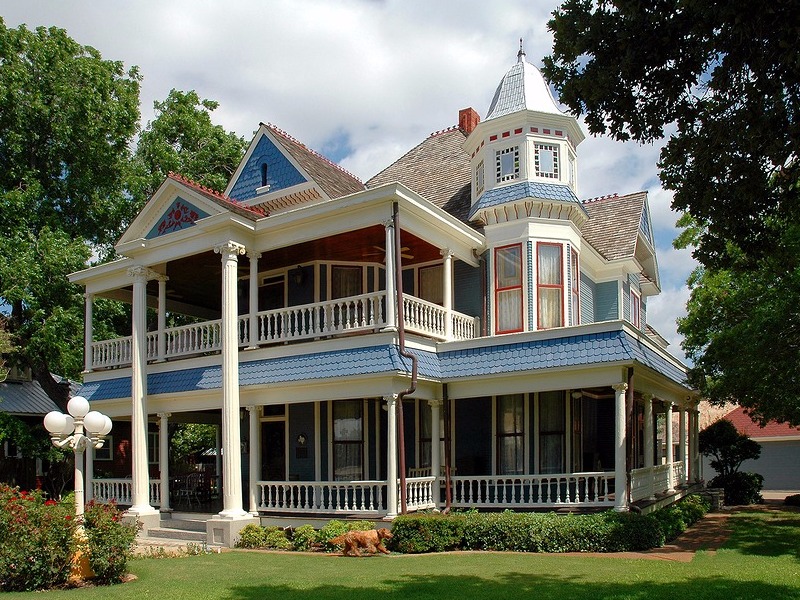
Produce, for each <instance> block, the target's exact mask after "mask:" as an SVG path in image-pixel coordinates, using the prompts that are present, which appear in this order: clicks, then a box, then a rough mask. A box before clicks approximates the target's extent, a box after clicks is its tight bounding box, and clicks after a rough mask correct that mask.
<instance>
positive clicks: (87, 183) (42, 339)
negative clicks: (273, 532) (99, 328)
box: [0, 19, 139, 407]
mask: <svg viewBox="0 0 800 600" xmlns="http://www.w3.org/2000/svg"><path fill="white" fill-rule="evenodd" d="M138 101H139V75H138V72H137V71H136V69H135V68H132V69H129V70H127V71H126V70H125V68H124V66H123V64H122V63H121V62H117V61H108V60H103V59H102V57H101V55H100V53H99V52H98V51H97V50H95V49H94V48H91V47H88V46H82V45H80V44H78V43H77V42H76V41H74V40H73V39H71V38H70V37H69V36H67V34H66V32H65V31H64V30H62V29H57V28H54V27H53V28H49V29H46V28H44V27H39V28H37V29H36V30H34V31H30V30H28V29H27V28H26V27H25V26H24V25H23V26H20V27H19V28H17V29H9V28H7V27H6V26H5V23H4V22H3V21H2V19H0V255H1V256H2V257H3V260H2V261H0V305H6V306H7V307H10V315H9V318H8V320H7V326H8V330H9V333H10V334H11V336H12V340H13V343H14V345H15V347H16V350H15V351H14V352H12V353H11V355H10V356H9V359H10V361H11V363H12V364H17V365H19V366H23V367H26V366H27V367H31V369H32V372H33V374H34V376H35V377H36V379H37V381H39V383H40V384H41V385H42V387H43V388H44V389H45V391H46V392H47V393H48V395H50V397H51V398H52V399H53V400H54V401H55V402H56V403H58V404H60V405H61V406H62V407H63V406H65V404H66V397H67V393H68V389H67V388H66V386H62V385H59V384H58V382H56V380H54V379H53V378H52V377H51V375H50V373H51V372H58V373H59V374H61V375H64V376H67V377H72V378H77V377H78V376H79V374H80V371H81V366H82V365H81V361H80V359H79V358H78V359H76V355H78V356H79V354H80V348H81V346H82V338H83V333H82V331H83V327H82V324H81V322H82V320H83V301H82V298H81V294H80V290H79V289H78V288H77V287H76V286H72V285H70V284H69V283H68V282H67V279H66V275H67V274H68V273H70V272H72V271H75V270H78V269H81V268H83V267H84V265H85V264H86V261H87V259H88V258H89V256H90V254H91V249H90V246H89V245H90V244H91V245H92V247H94V248H95V249H102V248H103V247H106V246H107V245H108V244H109V243H110V242H112V241H113V240H114V239H115V238H116V236H117V232H118V226H119V223H120V221H121V220H122V219H123V218H124V215H125V214H127V212H128V210H129V208H128V204H129V203H128V202H127V201H126V199H125V196H124V195H123V181H124V175H125V172H126V168H127V164H128V161H129V157H130V151H129V146H130V143H131V140H132V139H133V135H134V134H135V132H136V130H137V127H138V119H139V110H138Z"/></svg>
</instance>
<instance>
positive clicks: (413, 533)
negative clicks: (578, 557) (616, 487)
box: [390, 496, 710, 554]
mask: <svg viewBox="0 0 800 600" xmlns="http://www.w3.org/2000/svg"><path fill="white" fill-rule="evenodd" d="M709 507H710V505H709V503H708V501H707V500H705V499H704V498H701V497H700V496H689V497H688V498H685V499H684V500H682V501H680V502H678V503H676V504H672V505H670V506H668V507H666V508H664V509H661V510H658V511H655V512H653V513H650V514H648V515H640V514H637V513H618V512H612V511H607V512H602V513H596V514H589V515H556V514H554V513H547V514H543V513H515V512H511V511H506V512H502V513H478V512H468V513H454V514H450V515H435V514H425V515H412V516H400V517H398V518H397V519H395V521H394V524H393V526H392V533H393V534H394V539H393V540H392V543H391V546H390V547H391V548H392V549H393V550H396V551H398V552H403V553H408V554H418V553H424V552H443V551H447V550H498V551H512V552H621V551H640V550H647V549H649V548H655V547H658V546H662V545H664V543H665V542H666V541H668V540H671V539H673V538H674V537H676V536H677V535H678V534H680V533H681V532H682V531H684V530H685V529H686V528H687V527H688V526H689V525H691V524H692V523H694V522H695V521H697V520H698V519H700V517H702V516H703V514H705V513H706V512H707V511H708V509H709Z"/></svg>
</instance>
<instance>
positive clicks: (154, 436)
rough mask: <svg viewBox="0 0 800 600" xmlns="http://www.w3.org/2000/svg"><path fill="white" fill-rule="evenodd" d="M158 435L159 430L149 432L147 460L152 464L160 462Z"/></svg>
mask: <svg viewBox="0 0 800 600" xmlns="http://www.w3.org/2000/svg"><path fill="white" fill-rule="evenodd" d="M158 435H159V434H158V432H157V431H148V432H147V462H149V463H150V464H151V465H157V464H158V459H159V450H160V447H159V446H160V445H159V442H158Z"/></svg>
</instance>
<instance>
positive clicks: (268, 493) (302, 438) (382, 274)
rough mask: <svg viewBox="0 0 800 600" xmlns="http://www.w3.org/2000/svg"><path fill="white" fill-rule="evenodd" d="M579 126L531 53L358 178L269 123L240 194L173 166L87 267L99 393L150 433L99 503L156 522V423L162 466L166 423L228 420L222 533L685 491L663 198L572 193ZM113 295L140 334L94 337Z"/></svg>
mask: <svg viewBox="0 0 800 600" xmlns="http://www.w3.org/2000/svg"><path fill="white" fill-rule="evenodd" d="M583 139H584V134H583V132H582V130H581V127H580V125H579V124H578V122H577V121H576V119H575V118H573V117H572V116H570V115H568V114H565V113H563V112H562V111H561V110H560V109H559V108H558V106H557V104H556V103H555V102H554V100H553V97H552V96H551V94H550V91H549V89H548V87H547V85H546V83H545V81H544V80H543V78H542V76H541V74H540V73H539V71H538V70H537V69H536V68H535V67H534V66H532V65H531V64H529V63H528V62H526V61H525V55H524V53H522V52H520V54H519V56H518V61H517V62H516V64H514V66H513V67H511V69H510V70H509V71H508V72H507V73H506V74H505V76H504V77H503V78H502V80H501V82H500V84H499V86H498V88H497V92H496V93H495V96H494V99H493V101H492V103H491V106H490V107H489V110H488V112H487V114H486V116H485V117H484V118H483V119H482V120H481V119H480V118H479V115H478V114H477V112H476V111H474V110H473V109H471V108H469V109H464V110H462V111H460V113H459V123H458V126H456V127H453V128H450V129H446V130H443V131H440V132H437V133H435V134H433V135H431V136H430V137H428V138H427V139H425V140H423V141H422V142H421V143H420V144H419V145H418V146H416V147H415V148H413V149H412V150H410V151H409V152H408V153H407V154H406V155H404V156H403V157H401V158H400V159H399V160H397V161H396V162H395V163H394V164H392V165H390V166H389V167H388V168H386V169H384V170H383V171H381V172H380V173H378V174H377V175H375V176H374V177H373V178H372V179H370V180H369V181H367V182H366V183H362V182H360V181H359V180H358V179H356V178H355V177H353V176H352V175H350V174H348V173H347V172H345V171H343V170H342V169H341V168H339V167H338V166H337V165H335V164H333V163H331V162H330V161H328V160H327V159H325V158H324V157H323V156H321V155H319V154H317V153H315V152H313V151H312V150H310V149H308V148H307V147H306V146H304V145H303V144H302V143H300V142H299V141H297V140H296V139H294V138H292V137H291V136H289V135H288V134H287V133H285V132H283V131H281V130H279V129H278V128H276V127H274V126H272V125H266V124H262V125H261V126H260V128H259V129H258V131H257V132H256V134H255V137H254V138H253V141H252V143H251V145H250V147H249V149H248V151H247V153H246V155H245V156H244V158H243V160H242V162H241V164H240V166H239V168H238V170H237V171H236V172H235V174H234V175H233V177H232V178H231V181H230V183H229V184H228V186H227V188H226V189H225V190H224V191H222V192H217V191H213V190H209V189H206V188H203V187H201V186H199V185H197V184H195V183H193V182H192V181H189V180H187V179H185V178H183V177H181V176H179V175H170V176H169V177H168V178H167V179H166V180H165V181H164V183H163V184H162V185H161V187H160V188H159V189H158V191H157V192H156V193H155V194H154V195H153V197H152V198H151V199H150V201H149V202H148V203H147V204H146V206H145V207H144V208H143V210H142V211H141V213H140V214H139V215H138V217H137V218H136V219H135V220H134V222H133V223H132V224H131V225H130V227H129V228H128V230H127V232H126V233H125V234H124V236H123V237H122V238H121V239H120V240H119V243H118V244H117V246H116V249H117V251H118V253H119V255H120V257H121V258H120V259H119V260H116V261H114V262H111V263H108V264H104V265H100V266H96V267H91V268H88V269H86V270H84V271H80V272H78V273H74V274H73V275H72V276H71V280H72V281H73V282H76V283H78V284H80V285H82V286H85V289H86V367H85V376H84V382H85V385H84V387H83V389H82V394H83V395H84V396H86V397H87V398H88V399H89V400H90V401H92V403H93V405H94V406H95V408H97V409H98V410H102V411H103V412H105V413H107V414H109V415H110V416H111V417H112V418H113V419H114V420H115V421H130V428H131V432H132V435H131V438H132V443H131V456H132V460H131V464H132V468H131V473H130V474H128V475H129V476H128V477H127V478H126V477H122V478H117V479H105V480H102V479H96V480H94V481H93V485H92V487H93V490H94V495H95V496H96V497H112V496H113V497H116V498H118V499H120V498H123V499H127V501H128V503H129V504H130V513H131V514H135V515H137V516H138V517H139V518H140V519H141V520H142V521H143V522H144V523H145V526H146V527H147V526H152V524H153V523H155V522H157V520H158V516H159V513H158V509H159V508H162V509H163V508H166V507H167V506H168V505H169V496H168V494H165V489H166V486H167V485H168V482H169V480H170V475H169V473H168V468H167V463H166V459H165V455H166V452H165V450H166V436H165V435H162V436H161V437H162V442H161V457H160V467H161V468H160V472H159V477H158V478H155V477H151V476H150V471H149V470H148V444H147V440H148V431H149V429H148V427H150V425H151V424H152V422H155V423H158V424H159V425H160V426H161V429H162V431H165V429H166V425H167V424H168V423H169V422H170V420H176V419H177V420H180V421H181V422H192V421H193V420H194V419H197V421H196V422H205V419H208V417H209V416H213V417H215V418H216V419H217V420H218V422H219V423H220V424H221V432H222V435H221V446H222V453H221V459H220V463H221V478H222V483H221V488H222V492H221V493H222V510H221V511H220V512H219V514H218V515H217V516H216V517H215V518H214V519H212V520H211V521H209V523H208V532H209V539H210V540H212V541H216V542H221V543H230V542H231V540H232V538H233V537H234V536H235V534H236V531H237V530H238V529H239V528H241V527H242V526H243V524H245V523H248V522H251V521H252V520H253V519H254V518H259V517H260V518H266V517H268V516H281V517H286V518H288V517H290V516H293V517H298V516H299V517H301V518H309V519H310V518H311V517H314V516H326V517H330V516H332V515H340V516H359V517H368V518H392V517H393V516H395V515H397V514H398V513H399V512H401V511H403V510H406V511H415V510H420V509H429V508H434V507H440V508H441V507H443V506H445V504H449V505H450V506H452V507H479V508H485V509H505V508H512V509H520V510H530V509H554V508H569V509H574V510H580V509H582V508H597V507H614V508H616V509H618V510H625V509H627V508H628V507H629V505H630V504H631V503H635V502H639V501H643V500H646V499H648V498H656V497H658V498H667V499H669V498H674V497H677V496H679V495H680V493H682V492H681V490H682V489H683V488H685V487H687V485H688V484H690V483H692V482H694V481H695V480H696V479H697V478H698V475H697V474H698V468H697V466H698V455H697V451H696V434H697V398H696V396H695V394H694V392H693V391H692V390H691V389H690V388H689V387H688V386H687V384H686V383H685V376H686V369H685V367H684V366H683V365H682V364H681V363H680V362H679V361H678V360H677V359H675V358H674V357H673V356H671V355H670V354H669V352H668V351H667V350H666V344H665V342H664V340H663V338H661V337H660V336H659V335H658V334H657V333H656V332H654V331H653V330H652V329H651V328H650V327H649V326H648V325H647V319H646V314H647V303H648V299H649V298H651V297H653V296H655V295H656V294H658V293H659V291H660V290H659V274H658V266H657V260H656V255H655V244H654V241H653V231H652V223H651V214H650V210H649V207H648V202H647V194H646V193H644V192H640V193H633V194H627V195H623V196H616V195H615V196H609V197H603V198H597V199H593V200H586V201H581V200H579V196H578V182H577V161H578V146H579V145H580V143H581V141H582V140H583ZM96 298H111V299H115V300H119V301H122V302H126V303H130V304H131V305H132V324H131V335H130V336H127V337H124V338H118V339H97V336H96V335H95V334H94V333H93V328H92V310H93V303H94V301H95V299H96ZM148 311H149V312H148ZM174 314H178V315H184V316H186V317H191V319H190V320H189V322H190V324H187V325H182V326H179V327H167V315H174ZM148 315H150V317H149V318H148ZM412 371H414V372H415V373H414V374H415V376H413V374H412ZM401 407H402V409H401ZM673 411H674V412H678V413H679V414H680V419H679V424H680V425H679V428H678V429H679V430H678V431H673V427H672V419H671V418H666V417H665V415H667V414H670V413H671V412H673ZM659 419H661V420H662V421H663V422H664V424H665V425H664V426H665V428H666V434H665V435H666V438H667V439H666V442H667V443H666V448H668V451H667V454H666V456H663V457H658V456H657V454H656V448H655V446H656V444H655V443H654V440H655V437H656V434H655V431H656V430H657V429H658V423H659ZM399 422H402V428H401V427H399V425H400V423H399ZM150 437H151V438H152V434H151V435H150ZM673 439H674V441H675V443H676V444H677V447H678V453H677V456H676V455H675V454H674V452H673V451H672V450H671V449H672V448H673V446H674V444H673ZM151 445H152V443H151ZM153 455H154V453H153V452H152V451H151V453H150V458H151V459H152V458H153ZM676 490H677V491H676Z"/></svg>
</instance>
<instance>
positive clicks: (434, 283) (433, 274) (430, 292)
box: [419, 265, 444, 305]
mask: <svg viewBox="0 0 800 600" xmlns="http://www.w3.org/2000/svg"><path fill="white" fill-rule="evenodd" d="M419 297H420V298H422V299H423V300H427V301H428V302H433V303H434V304H439V305H442V304H444V267H442V265H435V266H433V267H424V268H422V269H420V270H419Z"/></svg>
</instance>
